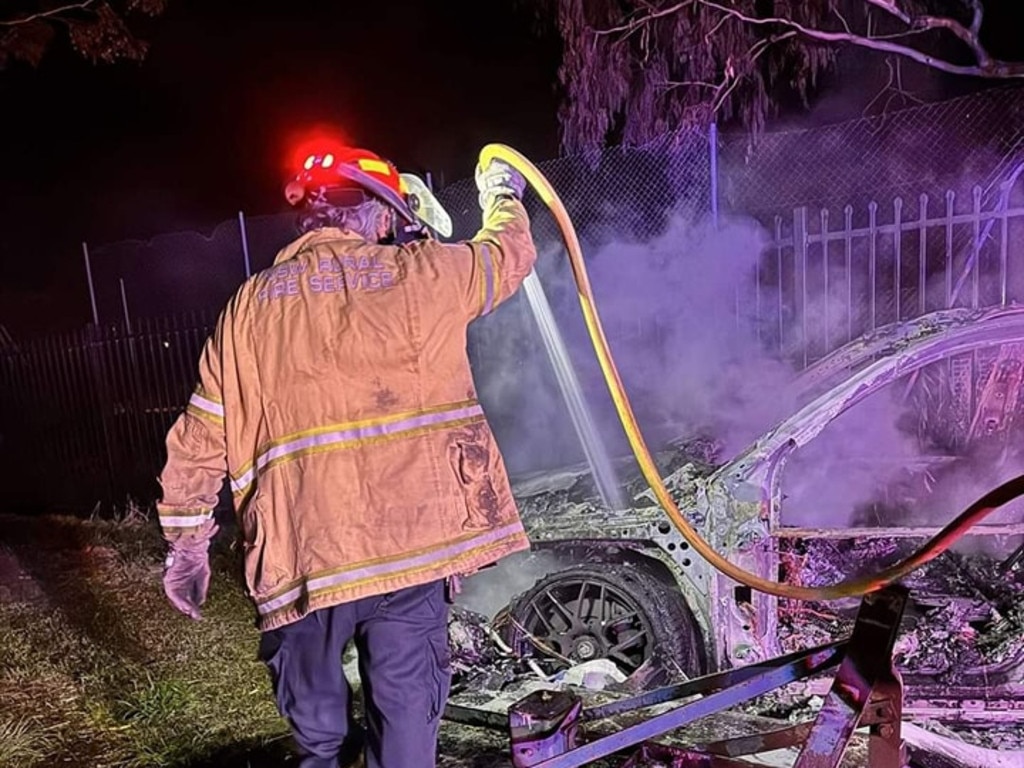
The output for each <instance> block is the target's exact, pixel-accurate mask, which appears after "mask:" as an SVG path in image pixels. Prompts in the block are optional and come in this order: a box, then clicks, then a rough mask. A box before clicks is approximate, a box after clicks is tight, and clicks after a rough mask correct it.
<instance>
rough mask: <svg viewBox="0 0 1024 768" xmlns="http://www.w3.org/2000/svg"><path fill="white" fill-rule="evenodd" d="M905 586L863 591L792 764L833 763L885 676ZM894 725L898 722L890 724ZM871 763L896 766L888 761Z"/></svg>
mask: <svg viewBox="0 0 1024 768" xmlns="http://www.w3.org/2000/svg"><path fill="white" fill-rule="evenodd" d="M908 595H909V593H908V591H907V590H906V589H904V588H903V587H898V586H889V587H886V588H885V589H883V590H881V591H879V592H873V593H871V594H867V595H865V596H864V598H863V600H862V601H861V606H860V611H859V612H858V614H857V620H856V623H855V624H854V627H853V633H852V634H851V636H850V641H849V643H848V645H847V649H846V658H844V659H843V662H842V664H840V665H839V671H838V672H836V676H835V679H834V680H833V681H832V689H831V690H830V691H829V694H828V697H827V698H826V699H825V703H824V704H823V705H822V708H821V710H820V711H819V712H818V716H817V717H816V718H815V720H814V724H813V725H812V726H811V730H810V732H809V733H808V734H807V739H806V741H804V746H803V748H802V749H801V750H800V754H799V756H798V757H797V759H796V763H794V765H793V768H834V767H835V766H837V765H839V761H840V760H841V759H842V756H843V753H844V752H845V751H846V747H847V745H848V744H849V743H850V738H851V737H852V736H853V732H854V730H856V728H857V724H858V723H859V722H860V719H861V716H862V715H863V714H864V711H865V709H866V708H867V706H868V702H869V701H870V700H871V697H872V693H873V691H874V688H875V684H876V683H877V682H878V681H881V680H885V679H888V678H890V677H891V674H892V673H891V670H892V647H893V643H895V642H896V635H897V634H898V632H899V626H900V620H901V619H902V618H903V610H904V608H905V607H906V604H907V598H908ZM896 727H898V723H897V724H896ZM871 765H872V768H901V766H900V765H893V764H892V763H891V762H888V761H887V762H886V763H884V764H882V763H879V764H877V765H876V764H875V763H872V764H871Z"/></svg>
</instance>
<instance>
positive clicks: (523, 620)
mask: <svg viewBox="0 0 1024 768" xmlns="http://www.w3.org/2000/svg"><path fill="white" fill-rule="evenodd" d="M507 619H508V620H507V621H506V622H505V626H504V629H505V635H506V638H507V639H508V640H509V641H510V644H511V645H512V646H513V647H514V648H516V649H517V650H518V651H519V652H520V653H524V654H530V655H532V656H534V657H536V658H540V659H543V660H544V661H545V663H546V664H549V665H551V666H553V667H555V668H566V667H569V666H572V665H575V664H581V663H583V662H587V661H593V660H594V659H609V660H611V661H612V662H614V663H615V665H616V666H617V667H618V668H619V670H620V671H621V672H622V673H623V674H624V675H626V676H627V677H631V676H634V675H637V676H638V677H642V680H641V681H639V682H640V683H641V684H642V685H643V686H644V687H648V686H652V685H661V684H664V683H665V682H668V681H670V680H673V679H679V678H685V677H696V676H698V675H700V674H702V672H703V666H704V665H703V658H702V656H703V654H702V653H701V644H700V641H699V635H698V632H697V627H696V622H695V621H694V618H693V615H692V614H691V613H690V610H689V608H688V607H687V605H686V602H685V600H684V599H683V596H682V595H681V594H680V592H679V591H678V590H676V589H673V588H672V587H671V586H670V585H667V584H665V583H663V582H662V581H660V580H658V579H657V578H655V577H654V576H652V575H650V574H649V573H647V572H646V571H644V570H641V569H639V568H636V567H633V566H628V565H606V566H592V565H584V566H576V567H572V568H567V569H565V570H563V571H558V572H556V573H552V574H549V575H548V576H545V577H544V578H543V579H541V580H540V581H538V582H537V583H536V584H534V585H533V587H531V588H530V589H529V590H527V591H526V592H524V593H523V594H521V595H519V596H518V597H516V598H515V599H514V600H513V601H512V603H511V604H510V605H509V607H508V617H507ZM638 673H639V674H638Z"/></svg>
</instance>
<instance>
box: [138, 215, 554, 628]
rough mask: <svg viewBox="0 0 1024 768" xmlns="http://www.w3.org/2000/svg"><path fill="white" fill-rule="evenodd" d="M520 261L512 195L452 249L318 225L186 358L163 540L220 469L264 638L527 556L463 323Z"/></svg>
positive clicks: (170, 444) (527, 246)
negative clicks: (389, 241) (351, 606)
mask: <svg viewBox="0 0 1024 768" xmlns="http://www.w3.org/2000/svg"><path fill="white" fill-rule="evenodd" d="M535 260H536V249H535V246H534V244H533V240H532V238H531V236H530V225H529V220H528V218H527V215H526V211H525V209H524V208H523V206H522V204H521V203H519V202H518V201H515V200H510V199H502V200H499V201H497V202H496V203H495V204H493V205H492V206H491V208H490V210H488V211H486V212H485V214H484V224H483V228H482V229H481V231H480V232H479V233H478V234H477V235H476V236H475V237H474V238H473V239H472V240H471V241H468V242H464V243H458V244H442V243H439V242H435V241H423V242H416V243H413V244H409V245H405V246H383V245H376V244H370V243H367V242H366V241H364V240H362V239H361V238H359V236H358V235H355V234H354V233H352V232H348V231H342V230H338V229H322V230H317V231H315V232H311V233H308V234H306V235H303V236H302V237H300V238H299V239H298V240H296V241H295V242H293V243H292V244H291V245H289V246H287V247H286V248H285V249H284V250H282V251H281V252H280V253H279V254H278V256H277V258H276V259H275V261H274V265H273V266H272V267H270V268H269V269H267V270H265V271H263V272H261V273H259V274H257V275H255V276H253V277H252V278H251V279H249V280H248V281H247V282H246V283H245V284H244V285H243V286H242V287H241V288H240V289H239V290H238V292H237V293H236V294H235V296H234V297H233V298H232V299H231V301H230V302H229V303H228V305H227V307H226V308H225V309H224V311H223V312H222V314H221V316H220V318H219V320H218V323H217V327H216V329H215V331H214V333H213V335H212V336H211V338H210V340H209V341H208V342H207V344H206V347H205V348H204V350H203V353H202V357H201V359H200V363H199V384H198V386H197V388H196V390H195V393H194V394H193V395H192V398H191V400H190V401H189V404H188V407H187V409H186V411H185V412H184V413H183V414H182V415H181V417H180V418H179V419H178V420H177V421H176V422H175V424H174V426H173V427H172V428H171V430H170V433H169V434H168V436H167V464H166V466H165V467H164V470H163V472H162V474H161V476H160V482H161V485H162V487H163V499H162V501H161V502H160V504H159V505H158V511H159V515H160V523H161V526H162V528H163V531H164V535H165V537H166V538H167V539H168V540H170V541H174V540H176V539H177V538H178V537H181V536H188V535H189V534H190V533H195V531H196V530H197V528H199V527H200V526H202V525H203V523H205V522H206V521H208V520H209V518H210V516H211V515H212V510H213V508H214V506H216V502H217V494H218V491H219V490H220V488H221V486H222V484H223V481H224V477H225V474H227V476H228V478H229V479H230V483H231V488H232V491H233V493H234V505H235V509H236V512H237V516H238V521H239V528H240V532H241V536H242V540H243V544H244V549H245V576H246V581H247V586H248V589H249V592H250V594H251V596H252V598H253V600H254V601H255V603H256V609H257V613H258V615H259V621H258V623H259V626H260V628H261V629H263V630H268V629H273V628H274V627H278V626H281V625H283V624H288V623H290V622H294V621H297V620H298V619H300V618H302V617H303V616H304V615H306V614H307V613H309V612H311V611H313V610H316V609H318V608H323V607H326V606H331V605H336V604H339V603H344V602H348V601H351V600H356V599H358V598H360V597H365V596H369V595H375V594H382V593H385V592H390V591H394V590H397V589H401V588H404V587H411V586H416V585H419V584H423V583H426V582H430V581H433V580H436V579H441V578H444V577H447V576H449V575H452V574H459V573H469V572H472V571H474V570H476V569H478V568H480V567H483V566H485V565H487V564H489V563H492V562H494V561H495V560H498V559H499V558H501V557H503V556H505V555H507V554H509V553H511V552H515V551H518V550H523V549H527V548H528V546H529V542H528V540H527V538H526V534H525V532H524V531H523V527H522V524H521V522H520V520H519V514H518V511H517V510H516V506H515V502H514V501H513V498H512V492H511V488H510V486H509V482H508V476H507V473H506V470H505V466H504V463H503V461H502V458H501V455H500V454H499V452H498V447H497V444H496V443H495V440H494V436H493V435H492V433H491V430H490V427H489V426H488V424H487V422H486V420H485V418H484V414H483V411H482V410H481V407H480V404H479V402H477V399H476V391H475V388H474V386H473V380H472V377H471V375H470V368H469V361H468V358H467V356H466V327H467V325H468V324H469V323H470V322H471V321H472V320H473V319H475V318H477V317H480V316H482V315H486V314H487V313H488V312H490V311H491V310H492V309H494V307H496V306H497V305H498V304H499V303H501V302H502V301H504V300H505V299H507V298H508V297H509V296H511V295H512V294H513V293H514V292H515V290H516V289H517V288H518V287H519V285H520V283H521V282H522V281H523V278H525V277H526V275H527V274H528V273H529V271H530V269H531V268H532V267H533V264H534V261H535Z"/></svg>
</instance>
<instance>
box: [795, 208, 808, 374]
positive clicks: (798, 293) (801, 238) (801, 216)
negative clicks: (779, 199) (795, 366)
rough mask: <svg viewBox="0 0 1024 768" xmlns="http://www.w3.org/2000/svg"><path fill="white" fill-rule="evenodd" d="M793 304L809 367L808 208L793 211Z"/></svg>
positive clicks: (805, 360) (805, 359)
mask: <svg viewBox="0 0 1024 768" xmlns="http://www.w3.org/2000/svg"><path fill="white" fill-rule="evenodd" d="M793 284H794V285H793V287H794V289H795V290H794V291H793V304H794V305H795V309H796V313H797V316H798V317H799V318H800V346H801V348H802V350H803V352H802V357H803V367H804V368H806V367H807V360H808V354H807V207H806V206H800V207H799V208H794V209H793Z"/></svg>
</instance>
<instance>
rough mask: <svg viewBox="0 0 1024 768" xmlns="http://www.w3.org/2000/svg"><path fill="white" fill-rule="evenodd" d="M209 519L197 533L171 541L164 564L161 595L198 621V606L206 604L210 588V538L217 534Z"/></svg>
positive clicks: (199, 616) (215, 526)
mask: <svg viewBox="0 0 1024 768" xmlns="http://www.w3.org/2000/svg"><path fill="white" fill-rule="evenodd" d="M217 530H218V528H217V524H216V523H214V522H213V520H212V519H211V520H210V521H209V522H207V523H206V524H204V525H203V526H202V528H200V529H199V531H198V532H197V533H190V534H185V535H183V536H181V537H179V538H178V539H176V540H175V541H173V542H171V546H170V549H169V550H168V552H167V560H166V562H165V563H164V565H165V566H166V567H165V569H164V594H165V595H167V599H168V600H170V601H171V605H173V606H174V607H175V608H177V609H178V610H179V611H181V612H182V613H184V614H185V615H186V616H188V617H189V618H190V619H201V618H202V617H203V616H202V614H201V613H200V612H199V606H201V605H202V604H203V603H205V602H206V593H207V590H209V588H210V554H209V549H210V539H212V538H213V537H214V534H216V533H217Z"/></svg>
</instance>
